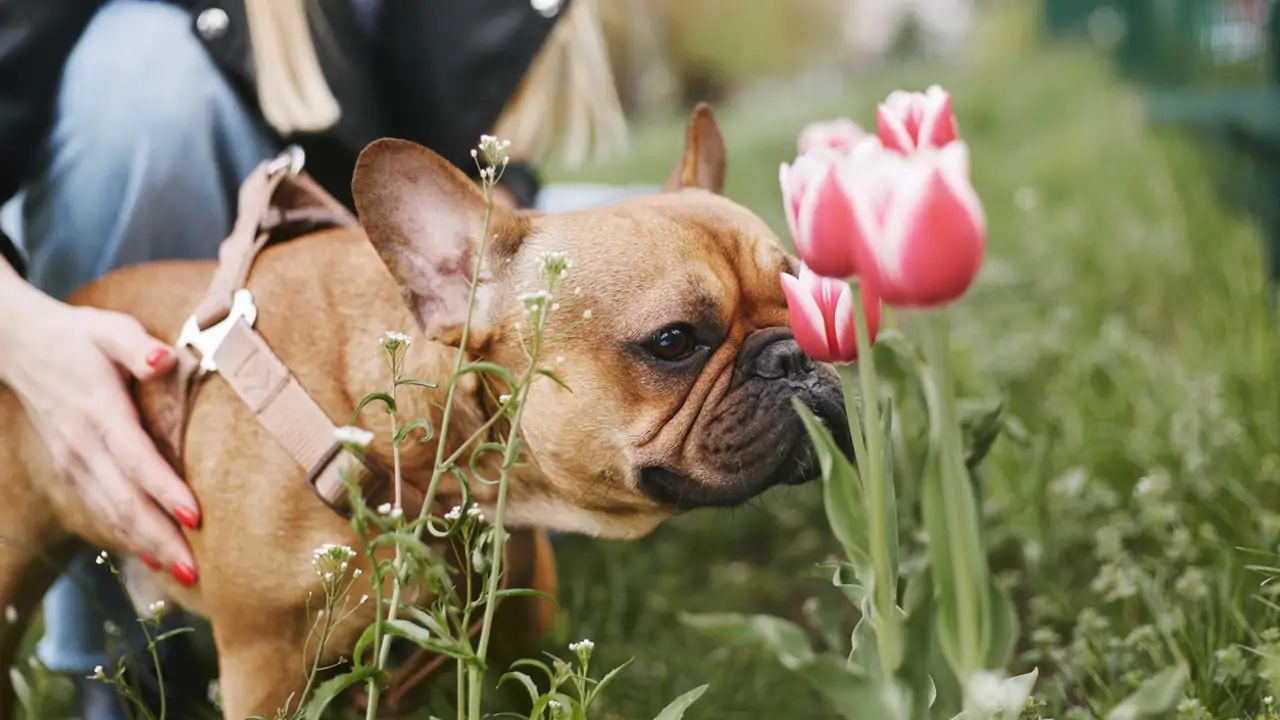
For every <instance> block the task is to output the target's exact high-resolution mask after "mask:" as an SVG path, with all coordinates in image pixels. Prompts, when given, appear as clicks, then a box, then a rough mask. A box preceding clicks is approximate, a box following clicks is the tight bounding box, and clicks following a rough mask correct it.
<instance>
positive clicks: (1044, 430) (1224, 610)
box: [38, 0, 1280, 720]
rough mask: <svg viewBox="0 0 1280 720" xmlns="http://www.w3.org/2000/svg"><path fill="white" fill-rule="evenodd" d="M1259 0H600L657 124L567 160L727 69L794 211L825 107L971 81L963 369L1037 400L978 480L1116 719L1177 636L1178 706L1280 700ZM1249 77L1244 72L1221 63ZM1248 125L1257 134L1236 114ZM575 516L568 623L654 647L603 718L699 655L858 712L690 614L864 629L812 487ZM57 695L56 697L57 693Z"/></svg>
mask: <svg viewBox="0 0 1280 720" xmlns="http://www.w3.org/2000/svg"><path fill="white" fill-rule="evenodd" d="M1256 4H1258V5H1261V6H1262V7H1263V9H1264V11H1265V12H1273V11H1274V3H1272V2H1265V1H1261V2H1259V3H1256ZM1244 5H1249V6H1250V7H1253V6H1254V5H1255V3H1252V2H1238V3H1226V2H1215V3H1208V2H1199V3H1197V2H1194V0H1182V1H1181V2H1179V1H1178V0H1171V1H1170V2H1162V1H1161V0H1135V1H1134V2H1101V1H1100V0H1056V1H1054V0H1051V1H1050V2H1048V3H1042V2H1033V1H1032V0H989V1H988V2H982V3H980V4H979V10H980V14H979V19H978V22H977V24H976V26H975V27H974V28H973V31H972V33H971V34H970V35H969V37H968V38H967V40H966V41H965V43H964V45H963V48H962V50H961V52H960V54H959V55H957V56H939V55H936V54H932V53H929V52H926V50H927V48H925V47H922V45H921V43H920V42H919V36H918V34H917V33H914V32H913V31H911V30H910V29H908V31H906V32H904V33H903V35H902V36H901V38H899V39H898V41H896V42H895V43H893V49H892V50H891V52H890V54H889V55H887V56H885V57H883V58H881V59H880V60H879V61H878V62H866V61H865V60H866V58H859V59H858V60H859V61H858V62H856V63H855V62H853V61H852V60H851V56H850V54H849V52H848V50H847V48H846V47H845V46H844V45H843V44H842V42H841V21H840V17H839V10H840V3H839V2H836V1H835V0H829V1H823V0H651V1H650V2H636V3H631V2H630V1H629V0H615V1H614V2H610V0H604V1H603V11H604V16H605V21H606V26H607V27H608V29H609V33H610V38H611V47H612V54H613V58H614V64H615V71H616V72H617V73H618V78H619V85H620V87H621V88H622V90H623V94H624V101H625V103H626V106H627V107H628V110H629V113H630V115H631V117H632V121H633V130H634V133H633V139H632V148H631V152H630V153H629V155H628V156H627V157H625V158H623V159H620V160H616V161H612V162H610V163H608V164H607V165H604V166H594V167H588V168H578V169H573V170H570V169H565V168H554V167H553V168H550V169H549V175H550V179H551V180H562V181H574V182H577V181H591V182H597V181H598V182H610V183H613V182H617V183H659V182H661V181H662V180H663V179H665V177H666V176H667V174H668V173H669V172H670V170H671V168H672V166H673V164H674V163H675V161H676V158H677V155H678V153H679V150H680V147H681V143H682V141H683V127H684V123H685V120H686V118H687V110H688V107H689V106H690V104H691V102H692V101H694V100H697V99H703V98H710V99H713V100H714V102H715V109H716V113H717V117H718V119H719V121H720V124H721V128H722V130H723V132H724V135H725V137H726V142H727V145H728V149H729V180H728V188H727V194H728V195H729V196H730V197H731V198H733V199H734V200H737V201H739V202H741V203H743V204H744V205H746V206H747V207H749V208H751V209H753V210H754V211H756V212H758V213H759V214H760V215H761V216H763V217H764V218H765V219H766V220H767V221H768V222H769V223H770V224H771V225H772V227H773V228H774V229H775V230H776V231H777V232H778V233H779V236H780V237H783V238H784V239H785V236H786V229H785V228H786V226H785V222H784V221H783V218H782V201H781V196H780V193H779V189H778V183H777V172H778V165H779V163H781V162H786V161H790V160H791V159H792V158H793V156H794V154H795V140H796V136H797V134H798V133H799V131H800V130H801V129H802V128H803V127H804V125H805V124H807V123H808V122H811V121H814V120H819V119H826V118H832V117H837V116H848V117H851V118H853V119H854V120H855V121H857V122H859V123H861V124H862V125H863V126H864V127H868V128H870V127H872V126H873V124H874V108H875V104H876V103H877V102H878V101H879V100H881V99H882V98H883V97H884V96H885V95H886V94H887V93H888V92H889V91H891V90H893V89H896V88H906V89H917V90H922V89H924V88H925V87H926V86H928V85H930V84H933V83H938V84H941V85H943V86H944V87H946V88H947V89H948V90H950V91H951V93H952V95H953V97H954V103H955V108H956V114H957V116H958V119H959V124H960V129H961V133H962V135H963V136H964V138H965V139H966V140H967V141H968V142H969V143H970V145H971V147H972V156H973V175H974V182H975V184H976V186H977V188H978V190H979V192H980V194H981V197H982V199H983V202H984V205H985V210H986V213H987V216H988V222H989V225H990V237H989V251H988V256H987V259H986V261H985V265H984V268H983V271H982V274H981V276H980V277H979V280H978V282H977V284H976V285H975V287H974V289H973V290H972V291H971V293H970V294H969V295H968V296H967V297H966V298H965V299H964V301H963V302H962V303H960V304H959V305H958V306H957V308H956V310H955V313H954V326H955V335H956V338H957V339H956V350H957V352H958V353H959V354H960V356H961V357H962V359H963V365H964V367H965V369H966V372H965V378H964V380H965V384H966V388H967V389H968V390H969V391H971V392H972V393H973V394H975V395H978V394H981V395H984V396H993V395H1000V396H1002V397H1004V398H1005V399H1006V401H1007V403H1008V408H1009V410H1010V412H1011V414H1012V415H1013V416H1014V417H1015V418H1016V419H1017V421H1018V423H1019V424H1020V425H1021V426H1022V427H1023V428H1024V430H1025V432H1024V435H1023V437H1022V438H1021V439H1020V440H1019V441H1014V440H1012V439H1010V438H1003V439H1001V440H1000V441H998V442H997V443H996V445H995V448H994V450H993V452H992V455H991V456H990V457H989V459H988V461H987V462H986V465H985V483H986V501H985V507H984V511H985V516H986V520H987V523H988V531H987V532H988V543H989V545H990V549H991V555H992V560H993V563H994V566H995V568H996V570H997V571H998V572H999V573H1000V575H1001V578H1002V580H1003V581H1004V582H1007V583H1008V584H1009V586H1010V587H1011V588H1012V591H1013V595H1014V598H1015V601H1016V604H1017V609H1018V614H1019V618H1020V621H1021V625H1022V633H1021V640H1020V642H1019V648H1018V656H1017V661H1016V663H1015V665H1014V667H1013V668H1011V669H1012V670H1013V671H1015V672H1023V671H1026V670H1029V669H1030V668H1031V667H1032V666H1037V667H1039V668H1040V673H1041V675H1040V681H1039V683H1038V684H1037V686H1036V697H1037V698H1038V699H1039V700H1040V701H1041V702H1043V703H1044V706H1043V708H1042V710H1041V711H1040V712H1041V713H1042V714H1043V717H1045V718H1050V717H1052V718H1059V719H1062V718H1067V719H1069V720H1085V719H1086V718H1093V717H1099V718H1101V717H1102V716H1103V715H1105V713H1106V710H1107V709H1109V708H1110V707H1111V706H1112V705H1114V704H1115V703H1116V702H1117V701H1118V700H1119V699H1120V698H1122V697H1124V696H1126V695H1127V694H1128V693H1129V692H1131V691H1132V690H1133V689H1134V688H1135V687H1136V686H1137V684H1138V683H1139V682H1140V681H1141V680H1143V679H1144V678H1146V677H1149V676H1150V675H1151V674H1153V673H1155V672H1157V671H1158V670H1160V669H1162V668H1166V667H1169V666H1171V665H1172V664H1174V663H1176V662H1178V661H1179V659H1184V660H1185V661H1186V662H1188V663H1189V665H1190V667H1191V670H1192V677H1191V682H1190V683H1189V684H1188V686H1187V688H1186V692H1185V696H1184V697H1183V698H1181V699H1180V702H1179V705H1178V709H1177V711H1176V717H1178V718H1189V719H1190V718H1195V719H1200V718H1255V717H1258V718H1260V717H1268V718H1272V717H1276V716H1275V715H1274V714H1273V713H1272V711H1271V710H1270V707H1271V706H1270V705H1268V704H1267V703H1266V702H1264V699H1265V698H1267V697H1268V696H1269V695H1271V694H1272V693H1275V692H1277V690H1280V688H1275V687H1273V681H1274V680H1276V679H1280V678H1278V677H1277V675H1276V673H1277V672H1278V671H1280V664H1277V663H1280V625H1278V624H1277V622H1278V620H1280V606H1277V605H1276V602H1277V601H1280V598H1277V593H1276V592H1275V588H1276V587H1277V586H1276V585H1274V584H1270V583H1266V582H1264V581H1265V580H1267V579H1268V578H1269V577H1271V576H1272V575H1273V574H1280V571H1271V570H1268V569H1267V568H1269V567H1272V566H1275V565H1280V563H1277V562H1276V561H1275V559H1274V556H1273V553H1275V552H1276V551H1277V549H1278V543H1280V505H1278V504H1277V502H1278V501H1280V382H1278V380H1280V377H1278V376H1280V366H1277V363H1276V351H1275V348H1276V347H1277V345H1276V344H1277V341H1278V340H1280V334H1278V333H1277V329H1276V325H1277V323H1276V319H1275V317H1274V315H1273V314H1271V313H1269V312H1268V310H1267V303H1266V298H1267V288H1266V283H1265V278H1266V276H1267V271H1266V267H1267V264H1268V262H1270V261H1269V259H1268V255H1267V253H1266V252H1265V247H1266V244H1265V243H1264V241H1263V234H1262V232H1261V231H1260V227H1262V226H1263V225H1264V224H1265V223H1267V222H1273V220H1268V218H1269V217H1274V206H1275V205H1276V204H1277V199H1278V197H1277V192H1276V191H1275V187H1276V186H1275V185H1268V183H1269V182H1272V181H1271V180H1270V179H1269V177H1270V176H1269V175H1268V172H1274V170H1271V171H1268V170H1267V169H1266V166H1262V165H1260V164H1259V163H1257V162H1255V160H1256V159H1257V158H1260V157H1264V156H1265V153H1266V152H1267V151H1266V144H1265V140H1266V138H1267V137H1268V133H1270V132H1271V130H1270V129H1269V128H1275V127H1277V124H1278V123H1280V115H1277V114H1275V113H1273V112H1271V111H1270V110H1269V107H1270V106H1269V105H1268V103H1269V102H1271V101H1270V100H1268V95H1267V91H1266V88H1267V87H1268V86H1269V84H1273V82H1274V73H1275V60H1274V50H1275V47H1276V45H1275V43H1274V40H1272V39H1270V38H1269V37H1268V36H1266V35H1265V34H1257V33H1255V36H1252V37H1253V39H1250V36H1249V33H1248V32H1247V31H1248V28H1249V22H1247V21H1242V22H1243V24H1241V23H1237V22H1236V20H1235V18H1236V15H1235V14H1234V13H1236V11H1237V10H1239V7H1243V6H1244ZM1237 6H1239V7H1237ZM1100 8H1101V13H1100V14H1099V12H1098V11H1099V9H1100ZM1169 8H1172V9H1173V12H1172V14H1167V13H1166V11H1167V10H1168V9H1169ZM1213 8H1217V9H1216V10H1213V12H1210V9H1213ZM1223 8H1226V9H1225V10H1224V9H1223ZM646 10H649V11H654V12H646ZM1197 12H1199V13H1201V14H1200V15H1195V13H1197ZM1160 13H1166V14H1164V15H1161V14H1160ZM1214 13H1216V14H1214ZM1144 17H1145V18H1146V20H1143V19H1142V18H1144ZM1135 18H1137V19H1136V20H1135ZM1161 18H1164V19H1163V20H1162V19H1161ZM1169 18H1172V20H1169ZM1188 18H1191V19H1190V20H1188ZM1162 22H1169V23H1172V24H1168V25H1167V26H1162V25H1159V23H1162ZM1143 23H1146V24H1145V25H1144V24H1143ZM1233 23H1235V24H1233ZM1161 28H1164V29H1163V30H1162V29H1161ZM1272 28H1274V26H1272ZM1051 31H1052V32H1051ZM1215 33H1216V34H1215ZM1232 33H1236V34H1235V35H1232ZM1240 33H1244V35H1245V36H1246V37H1245V38H1244V39H1240V37H1239V35H1240ZM1224 38H1225V39H1224ZM1232 38H1235V39H1232ZM1228 89H1229V90H1233V91H1240V92H1241V93H1242V94H1237V95H1235V96H1233V97H1231V98H1226V97H1225V96H1221V95H1219V96H1217V97H1214V96H1212V93H1210V94H1208V95H1206V94H1204V93H1203V92H1201V91H1215V92H1216V91H1218V90H1228ZM1169 91H1172V94H1169ZM1242 98H1244V100H1242ZM1228 99H1230V100H1232V101H1233V102H1237V103H1243V105H1235V106H1231V105H1229V104H1228V105H1224V104H1223V102H1225V100H1228ZM1215 102H1216V103H1218V104H1216V105H1215ZM1240 107H1245V108H1246V111H1241V112H1235V110H1238V109H1239V108H1240ZM1197 113H1199V115H1197ZM1240 127H1244V128H1247V130H1246V131H1243V132H1244V133H1245V135H1246V136H1249V137H1253V138H1254V139H1255V140H1258V139H1259V138H1261V139H1260V140H1258V142H1259V143H1261V144H1260V145H1258V146H1249V145H1242V144H1241V141H1240V139H1239V137H1238V136H1239V134H1240V133H1241V132H1242V131H1241V130H1239V128H1240ZM1240 147H1246V148H1248V153H1249V154H1242V153H1241V152H1240V151H1239V150H1238V148H1240ZM1268 208H1270V209H1271V210H1268ZM1268 212H1272V215H1268V214H1267V213H1268ZM1260 219H1261V223H1262V224H1260ZM903 526H904V527H910V523H909V522H907V521H904V523H903ZM558 542H559V546H560V548H561V550H560V555H559V563H560V568H561V582H562V606H561V612H560V616H559V618H558V621H557V625H556V628H555V631H554V632H553V634H552V636H551V637H549V638H548V640H547V649H548V650H549V651H552V652H556V653H558V654H561V655H562V656H564V655H567V650H566V645H567V644H568V643H569V642H570V641H574V640H578V639H580V638H584V637H586V638H590V639H592V640H593V641H594V642H595V643H596V655H595V657H596V660H595V661H594V662H593V665H595V666H596V667H598V668H606V669H607V668H611V667H613V666H615V665H617V664H619V663H621V662H623V661H626V660H628V659H634V662H633V663H632V665H631V666H630V667H629V668H628V669H627V670H626V671H625V672H624V673H623V675H622V676H621V677H620V678H619V679H618V680H617V681H616V682H615V683H614V684H613V685H611V686H610V689H609V691H608V692H607V693H606V694H605V695H604V696H603V698H602V700H601V701H600V703H599V705H597V706H596V707H598V709H599V711H600V712H599V714H598V715H595V717H597V718H599V719H600V720H621V719H624V718H625V719H627V720H631V719H636V720H648V719H649V718H653V717H654V715H655V714H656V713H657V712H658V711H659V710H660V709H661V708H662V707H663V706H665V705H666V704H667V703H668V702H669V701H670V700H671V699H673V698H674V697H676V696H677V695H679V694H681V693H683V692H685V691H687V690H689V689H691V688H693V687H695V686H698V685H701V684H704V683H708V684H709V685H710V690H709V691H708V692H707V694H706V695H704V696H703V697H702V699H701V700H700V701H699V702H698V703H696V704H695V705H694V706H693V707H692V708H691V709H690V710H689V712H688V713H687V714H686V717H687V718H690V719H691V720H699V719H703V718H706V719H711V718H716V719H725V720H734V719H742V720H746V719H753V720H754V719H761V718H763V719H770V720H772V719H775V718H776V719H791V718H797V719H803V720H808V719H810V718H812V719H819V718H831V717H835V716H834V715H833V714H832V713H831V712H830V710H829V709H828V708H827V707H826V706H825V705H824V703H823V701H822V699H821V697H820V696H818V695H817V694H816V693H814V692H813V691H811V690H810V688H809V686H808V685H807V684H806V682H805V681H804V680H803V679H801V678H797V677H795V676H793V675H791V674H789V673H788V672H787V671H785V670H784V669H783V668H782V667H780V666H779V665H778V663H777V662H776V661H775V660H774V659H773V658H772V657H768V656H765V655H763V654H761V655H754V654H752V653H748V652H743V651H739V650H729V649H726V648H722V647H717V646H716V645H715V644H714V643H712V642H711V641H710V640H708V639H706V638H705V637H703V636H701V635H699V634H698V633H697V632H696V631H694V630H692V629H690V628H687V627H685V626H683V625H682V624H681V623H680V622H679V614H680V613H681V612H684V611H689V612H713V611H735V612H745V613H755V612H766V613H771V614H775V615H779V616H783V617H787V618H790V619H792V620H795V621H797V622H800V623H802V624H805V625H806V626H808V627H812V628H814V630H813V640H814V642H815V643H820V642H829V643H831V644H833V645H836V646H842V645H843V646H844V647H846V649H847V643H848V641H849V632H850V631H851V630H852V628H853V624H854V622H855V621H856V619H857V618H856V614H855V613H854V611H853V610H852V609H851V608H850V607H849V606H848V604H847V603H846V602H844V600H843V599H842V598H841V597H840V596H839V594H838V593H837V592H836V591H835V589H834V588H832V587H831V584H830V573H829V571H827V570H824V569H823V568H821V567H820V566H819V563H821V562H822V561H823V560H825V559H827V558H829V557H831V556H832V555H831V554H832V553H833V551H835V550H836V546H835V544H834V542H833V541H832V539H831V538H830V537H829V533H828V530H827V526H826V520H825V517H824V514H823V512H822V508H821V504H820V492H819V488H818V487H817V486H815V485H811V486H806V487H801V488H787V489H783V490H779V491H775V492H773V493H770V494H768V495H766V496H765V497H763V498H761V499H760V500H758V501H756V502H754V503H752V504H751V505H750V506H748V507H745V508H742V509H739V510H736V511H733V512H712V511H701V512H695V513H691V514H689V515H687V516H685V517H682V518H679V519H677V520H674V521H671V522H669V523H667V524H665V525H664V526H663V527H661V528H659V529H658V530H657V531H656V532H655V533H653V535H651V536H650V537H648V538H646V539H644V540H642V541H638V542H629V543H622V542H606V541H599V540H592V539H588V538H576V537H570V538H562V539H561V540H559V541H558ZM42 682H52V681H49V680H44V681H42ZM60 687H62V686H61V685H59V684H57V683H54V684H51V685H44V686H41V687H40V688H38V691H39V692H40V693H43V696H44V697H53V696H55V695H57V694H58V688H60ZM56 704H57V703H53V704H46V705H45V711H44V712H45V713H46V714H44V715H41V717H62V715H61V714H60V713H59V712H57V709H56V708H54V707H53V705H56ZM1027 717H1029V718H1031V717H1036V715H1035V714H1034V713H1030V714H1028V715H1027Z"/></svg>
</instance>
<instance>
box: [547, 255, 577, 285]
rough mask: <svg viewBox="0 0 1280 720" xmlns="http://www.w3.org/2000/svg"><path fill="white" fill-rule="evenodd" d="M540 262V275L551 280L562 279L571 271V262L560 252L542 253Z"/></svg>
mask: <svg viewBox="0 0 1280 720" xmlns="http://www.w3.org/2000/svg"><path fill="white" fill-rule="evenodd" d="M540 260H541V266H542V267H541V270H542V274H543V275H544V276H546V277H548V278H551V279H553V280H555V279H559V278H561V277H564V276H565V275H567V274H569V271H570V270H572V269H573V261H572V260H570V259H569V258H568V256H566V255H565V254H564V253H562V252H544V253H542V256H541V258H540Z"/></svg>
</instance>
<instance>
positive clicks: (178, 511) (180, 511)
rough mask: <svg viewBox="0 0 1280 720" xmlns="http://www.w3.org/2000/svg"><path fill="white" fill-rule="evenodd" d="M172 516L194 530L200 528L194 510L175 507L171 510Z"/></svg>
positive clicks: (197, 516)
mask: <svg viewBox="0 0 1280 720" xmlns="http://www.w3.org/2000/svg"><path fill="white" fill-rule="evenodd" d="M173 516H174V517H176V518H178V522H180V523H182V524H183V525H186V526H187V527H189V528H191V529H192V530H195V529H196V528H198V527H200V516H199V515H198V514H197V513H196V511H195V510H192V509H191V508H189V507H176V508H174V509H173Z"/></svg>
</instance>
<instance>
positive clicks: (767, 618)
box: [680, 613, 814, 670]
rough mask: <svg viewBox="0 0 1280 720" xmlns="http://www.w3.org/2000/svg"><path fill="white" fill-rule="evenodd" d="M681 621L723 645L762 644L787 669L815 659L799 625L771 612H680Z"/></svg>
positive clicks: (753, 645)
mask: <svg viewBox="0 0 1280 720" xmlns="http://www.w3.org/2000/svg"><path fill="white" fill-rule="evenodd" d="M680 621H681V622H682V623H684V624H685V625H688V626H689V627H692V628H694V629H695V630H698V631H700V632H702V633H704V634H706V635H707V636H709V637H711V638H712V639H714V640H716V641H718V642H720V643H722V644H724V645H736V646H738V647H763V648H767V649H769V650H772V651H773V653H774V655H776V656H777V658H778V662H780V663H782V666H783V667H785V668H787V669H788V670H798V669H800V668H802V667H804V666H805V665H807V664H808V663H810V662H812V661H813V657H814V655H813V648H811V647H810V646H809V638H808V637H806V636H805V634H804V630H803V629H801V628H800V626H799V625H796V624H795V623H793V622H791V621H789V620H783V619H782V618H778V617H774V616H772V615H740V614H738V613H706V614H701V615H692V614H689V613H681V614H680Z"/></svg>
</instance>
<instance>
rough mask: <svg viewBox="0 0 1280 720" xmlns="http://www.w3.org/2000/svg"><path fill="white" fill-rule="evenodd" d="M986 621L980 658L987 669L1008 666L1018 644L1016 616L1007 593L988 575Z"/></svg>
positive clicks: (983, 626)
mask: <svg viewBox="0 0 1280 720" xmlns="http://www.w3.org/2000/svg"><path fill="white" fill-rule="evenodd" d="M987 577H988V586H987V619H986V621H985V622H983V623H982V657H983V660H984V664H985V665H986V667H989V668H1002V667H1005V666H1006V665H1008V664H1009V660H1010V659H1011V658H1012V656H1013V648H1014V645H1015V644H1016V643H1017V642H1018V614H1017V613H1016V612H1015V611H1014V609H1013V601H1012V600H1011V599H1010V598H1009V592H1008V591H1007V590H1006V589H1005V588H1004V587H1003V586H1002V585H1000V583H998V582H996V578H995V576H994V575H991V574H988V576H987Z"/></svg>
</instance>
